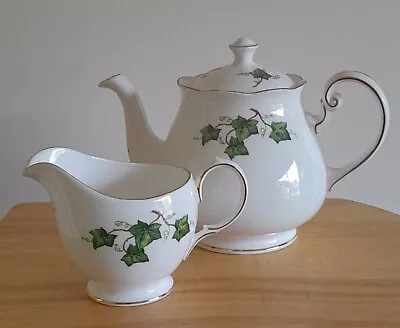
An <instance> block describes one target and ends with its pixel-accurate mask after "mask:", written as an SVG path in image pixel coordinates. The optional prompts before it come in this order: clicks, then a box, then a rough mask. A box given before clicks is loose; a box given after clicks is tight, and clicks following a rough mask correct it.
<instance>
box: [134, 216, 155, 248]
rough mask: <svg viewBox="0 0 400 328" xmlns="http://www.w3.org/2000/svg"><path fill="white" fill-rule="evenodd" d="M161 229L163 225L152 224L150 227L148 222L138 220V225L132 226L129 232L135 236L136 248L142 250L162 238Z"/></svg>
mask: <svg viewBox="0 0 400 328" xmlns="http://www.w3.org/2000/svg"><path fill="white" fill-rule="evenodd" d="M160 227H161V224H159V223H151V224H150V225H149V224H147V223H146V222H142V221H140V220H138V223H137V224H134V225H133V226H131V228H130V229H129V231H130V233H131V234H132V235H134V236H135V241H136V246H137V247H138V248H139V249H142V248H145V247H146V246H148V245H149V244H150V243H151V242H153V241H154V240H157V239H160V238H161V232H160Z"/></svg>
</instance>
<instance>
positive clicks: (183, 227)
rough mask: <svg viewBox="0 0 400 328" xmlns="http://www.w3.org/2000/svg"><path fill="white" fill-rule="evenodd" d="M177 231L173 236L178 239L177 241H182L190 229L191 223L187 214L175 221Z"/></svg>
mask: <svg viewBox="0 0 400 328" xmlns="http://www.w3.org/2000/svg"><path fill="white" fill-rule="evenodd" d="M175 228H176V230H175V232H174V235H173V236H172V239H176V240H177V241H180V240H181V239H182V238H183V237H185V236H186V235H187V234H188V233H189V231H190V227H189V223H188V216H187V215H185V216H183V217H181V218H180V219H179V220H176V221H175Z"/></svg>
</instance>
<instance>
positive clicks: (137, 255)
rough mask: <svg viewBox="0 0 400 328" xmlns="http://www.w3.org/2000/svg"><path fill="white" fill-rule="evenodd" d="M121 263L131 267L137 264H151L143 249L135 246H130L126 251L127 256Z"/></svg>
mask: <svg viewBox="0 0 400 328" xmlns="http://www.w3.org/2000/svg"><path fill="white" fill-rule="evenodd" d="M121 261H124V262H125V264H126V265H127V266H129V267H130V266H131V265H132V264H135V263H143V262H149V258H148V257H147V255H146V253H145V252H144V249H143V248H139V247H137V245H135V246H133V245H132V244H130V245H129V247H128V249H127V250H126V254H125V255H124V256H123V257H122V258H121Z"/></svg>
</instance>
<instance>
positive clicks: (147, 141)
mask: <svg viewBox="0 0 400 328" xmlns="http://www.w3.org/2000/svg"><path fill="white" fill-rule="evenodd" d="M99 87H100V88H108V89H111V90H113V91H114V92H115V93H116V94H117V96H118V97H119V99H120V101H121V103H122V106H123V109H124V115H125V128H126V143H127V147H128V154H129V159H130V161H131V162H159V160H160V154H161V151H162V146H163V141H162V140H161V139H159V138H158V137H157V136H156V135H155V134H154V133H153V131H152V129H151V127H150V125H149V122H148V120H147V116H146V113H145V111H144V108H143V104H142V101H141V100H140V97H139V95H138V93H137V92H136V90H135V88H134V87H133V85H132V83H131V82H130V81H129V80H128V79H127V78H126V77H125V76H124V75H122V74H117V75H113V76H111V77H109V78H107V79H105V80H103V81H101V82H100V83H99Z"/></svg>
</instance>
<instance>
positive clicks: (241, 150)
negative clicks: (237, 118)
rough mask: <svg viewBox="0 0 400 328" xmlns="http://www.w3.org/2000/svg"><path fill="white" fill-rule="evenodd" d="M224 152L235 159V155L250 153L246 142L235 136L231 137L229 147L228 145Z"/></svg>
mask: <svg viewBox="0 0 400 328" xmlns="http://www.w3.org/2000/svg"><path fill="white" fill-rule="evenodd" d="M224 153H225V154H227V155H228V156H229V158H230V159H233V158H234V157H235V156H239V155H248V154H249V152H248V150H247V148H246V146H245V145H244V142H243V141H239V139H238V138H235V137H231V139H230V140H229V142H228V147H226V149H225V151H224Z"/></svg>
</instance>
